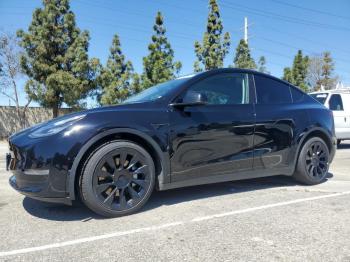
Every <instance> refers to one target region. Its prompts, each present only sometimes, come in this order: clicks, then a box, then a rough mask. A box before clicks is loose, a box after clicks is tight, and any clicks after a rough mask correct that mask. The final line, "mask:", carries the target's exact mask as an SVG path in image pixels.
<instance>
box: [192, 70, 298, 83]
mask: <svg viewBox="0 0 350 262" xmlns="http://www.w3.org/2000/svg"><path fill="white" fill-rule="evenodd" d="M217 73H248V74H254V75H261V76H264V77H268V78H271V79H274V80H277V81H280V82H283V83H285V84H287V85H291V86H294V85H293V84H291V83H289V82H287V81H285V80H283V79H281V78H278V77H275V76H273V75H270V74H266V73H262V72H259V71H256V70H253V69H243V68H235V67H229V68H218V69H212V70H208V71H203V72H199V73H194V74H192V75H191V76H194V77H197V76H209V75H212V74H217ZM294 87H296V86H294ZM296 88H298V87H296Z"/></svg>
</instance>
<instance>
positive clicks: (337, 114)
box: [328, 94, 350, 139]
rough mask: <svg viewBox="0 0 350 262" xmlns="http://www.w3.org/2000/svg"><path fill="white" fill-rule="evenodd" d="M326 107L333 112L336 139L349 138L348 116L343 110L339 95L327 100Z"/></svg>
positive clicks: (333, 95)
mask: <svg viewBox="0 0 350 262" xmlns="http://www.w3.org/2000/svg"><path fill="white" fill-rule="evenodd" d="M328 107H329V109H330V110H332V111H333V116H334V124H335V134H336V136H337V138H338V139H345V138H350V132H349V131H350V130H349V123H348V122H349V121H350V119H348V115H347V114H346V112H345V110H344V103H343V98H342V95H341V94H332V95H331V96H330V97H329V100H328Z"/></svg>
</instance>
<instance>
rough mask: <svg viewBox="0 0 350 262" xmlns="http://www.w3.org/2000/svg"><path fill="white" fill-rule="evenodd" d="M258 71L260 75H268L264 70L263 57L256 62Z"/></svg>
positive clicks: (264, 61) (264, 59) (264, 60)
mask: <svg viewBox="0 0 350 262" xmlns="http://www.w3.org/2000/svg"><path fill="white" fill-rule="evenodd" d="M258 71H259V72H261V73H266V74H269V72H268V71H267V69H266V58H265V56H260V58H259V60H258Z"/></svg>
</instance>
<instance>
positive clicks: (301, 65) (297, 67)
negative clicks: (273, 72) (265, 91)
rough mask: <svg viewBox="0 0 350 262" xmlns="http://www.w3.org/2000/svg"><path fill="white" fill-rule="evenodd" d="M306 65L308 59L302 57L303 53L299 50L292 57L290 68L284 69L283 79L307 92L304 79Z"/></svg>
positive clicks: (306, 70) (306, 69) (305, 76)
mask: <svg viewBox="0 0 350 262" xmlns="http://www.w3.org/2000/svg"><path fill="white" fill-rule="evenodd" d="M308 64H309V57H308V56H303V52H302V51H301V50H298V53H297V54H296V56H295V57H294V61H293V66H292V68H288V67H286V68H285V69H284V75H283V79H284V80H286V81H288V82H290V83H291V84H293V85H295V86H298V87H300V88H301V89H303V90H305V91H307V90H308V85H307V83H306V78H307V72H308Z"/></svg>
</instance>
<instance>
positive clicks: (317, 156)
mask: <svg viewBox="0 0 350 262" xmlns="http://www.w3.org/2000/svg"><path fill="white" fill-rule="evenodd" d="M328 168H329V150H328V147H327V145H326V143H325V142H324V141H323V140H322V139H321V138H319V137H313V138H311V139H309V140H308V141H306V143H305V144H304V145H303V147H302V149H301V151H300V154H299V157H298V162H297V166H296V170H295V173H294V175H293V177H294V178H295V179H296V180H297V181H299V182H301V183H304V184H307V185H315V184H319V183H321V182H322V181H323V180H324V179H325V178H326V176H327V173H328Z"/></svg>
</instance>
